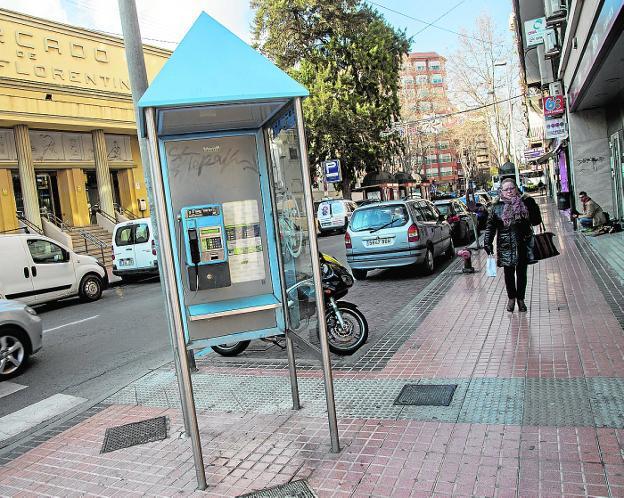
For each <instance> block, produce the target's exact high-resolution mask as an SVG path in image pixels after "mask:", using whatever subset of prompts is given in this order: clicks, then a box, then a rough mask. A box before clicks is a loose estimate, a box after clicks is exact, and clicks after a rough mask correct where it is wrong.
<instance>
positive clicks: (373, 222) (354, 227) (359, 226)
mask: <svg viewBox="0 0 624 498" xmlns="http://www.w3.org/2000/svg"><path fill="white" fill-rule="evenodd" d="M408 220H409V216H408V215H407V210H406V209H405V206H403V205H402V204H399V205H393V206H375V207H371V208H366V209H359V210H357V211H355V212H354V213H353V217H352V218H351V224H350V226H351V231H353V232H361V231H363V230H374V229H377V228H381V227H383V226H387V228H393V227H400V226H403V225H405V224H406V223H407V222H408Z"/></svg>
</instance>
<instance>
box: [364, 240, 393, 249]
mask: <svg viewBox="0 0 624 498" xmlns="http://www.w3.org/2000/svg"><path fill="white" fill-rule="evenodd" d="M391 243H392V239H391V238H384V239H371V240H367V241H366V247H379V246H389V245H390V244H391Z"/></svg>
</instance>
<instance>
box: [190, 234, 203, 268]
mask: <svg viewBox="0 0 624 498" xmlns="http://www.w3.org/2000/svg"><path fill="white" fill-rule="evenodd" d="M188 239H189V249H190V251H191V263H193V264H194V265H198V264H199V262H200V261H201V256H200V253H199V240H198V239H197V230H196V229H194V228H192V229H191V230H189V231H188Z"/></svg>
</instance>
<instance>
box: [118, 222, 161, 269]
mask: <svg viewBox="0 0 624 498" xmlns="http://www.w3.org/2000/svg"><path fill="white" fill-rule="evenodd" d="M113 274H114V275H117V276H118V277H121V278H122V280H123V279H126V280H129V279H131V278H132V277H140V276H153V275H158V259H157V257H156V243H155V241H154V231H153V230H152V221H151V219H150V218H141V219H138V220H131V221H124V222H123V223H119V224H117V225H115V229H114V230H113Z"/></svg>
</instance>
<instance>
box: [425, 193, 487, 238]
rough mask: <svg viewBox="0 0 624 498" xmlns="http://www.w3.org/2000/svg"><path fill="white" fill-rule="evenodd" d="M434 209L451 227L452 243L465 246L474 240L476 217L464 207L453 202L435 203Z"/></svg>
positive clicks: (459, 203)
mask: <svg viewBox="0 0 624 498" xmlns="http://www.w3.org/2000/svg"><path fill="white" fill-rule="evenodd" d="M433 204H434V205H435V207H436V208H437V209H438V211H440V213H441V214H442V215H444V217H445V218H446V221H448V222H449V224H450V225H451V236H452V237H453V243H455V244H457V245H465V244H468V243H470V241H471V240H473V238H474V234H475V228H476V226H477V215H476V214H474V213H471V212H470V211H468V209H466V206H465V205H464V204H463V203H461V202H459V201H455V200H445V201H435V202H434V203H433Z"/></svg>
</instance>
